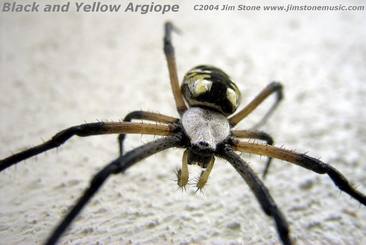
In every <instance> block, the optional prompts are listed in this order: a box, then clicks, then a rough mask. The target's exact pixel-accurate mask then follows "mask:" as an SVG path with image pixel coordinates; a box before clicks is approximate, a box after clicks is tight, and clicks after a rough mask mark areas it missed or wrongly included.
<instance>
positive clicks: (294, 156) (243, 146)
mask: <svg viewBox="0 0 366 245" xmlns="http://www.w3.org/2000/svg"><path fill="white" fill-rule="evenodd" d="M233 147H234V149H235V150H237V151H241V152H247V153H253V154H257V155H264V156H268V157H274V158H278V159H281V160H284V161H287V162H291V163H294V164H296V165H299V166H301V167H303V168H307V169H309V170H312V171H314V172H316V173H318V174H328V176H329V177H330V178H331V179H332V181H333V182H334V184H335V185H336V186H338V188H339V189H340V190H342V191H344V192H346V193H347V194H348V195H350V196H351V197H353V198H354V199H356V200H358V201H359V202H361V203H362V204H363V205H366V196H365V195H364V194H363V193H361V192H359V191H357V190H356V189H355V188H353V187H352V185H351V184H350V182H349V181H348V180H347V179H346V177H345V176H343V174H341V173H340V172H339V171H338V170H337V169H335V168H333V167H332V166H330V165H328V164H326V163H324V162H322V161H320V160H318V159H316V158H313V157H310V156H307V155H305V154H298V153H295V152H293V151H289V150H285V149H281V148H277V147H274V146H270V145H261V144H252V143H247V142H239V141H237V140H234V142H233Z"/></svg>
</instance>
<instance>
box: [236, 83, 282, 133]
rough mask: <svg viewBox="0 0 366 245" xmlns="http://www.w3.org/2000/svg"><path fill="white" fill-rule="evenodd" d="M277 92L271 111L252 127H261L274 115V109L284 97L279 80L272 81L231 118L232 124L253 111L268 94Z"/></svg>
mask: <svg viewBox="0 0 366 245" xmlns="http://www.w3.org/2000/svg"><path fill="white" fill-rule="evenodd" d="M273 93H276V94H277V96H276V101H275V103H274V104H273V105H272V107H271V108H270V109H269V111H268V112H267V113H266V114H265V115H264V117H263V118H262V120H260V121H259V122H258V123H257V124H256V125H254V126H253V128H252V129H256V128H259V127H260V126H262V125H263V124H264V123H265V122H266V121H267V119H268V118H269V117H270V116H271V115H272V113H273V111H274V110H275V109H276V108H277V106H278V104H279V103H280V102H281V100H282V98H283V93H282V84H281V83H279V82H271V83H270V84H268V85H267V87H265V88H264V89H263V90H262V91H261V92H260V93H259V94H258V95H257V96H256V97H255V98H254V99H253V100H252V101H251V102H250V103H249V104H248V105H246V106H245V107H244V108H243V109H241V110H240V111H239V112H238V113H236V114H235V115H233V116H232V117H230V118H229V122H230V125H231V126H232V127H234V126H235V125H236V124H238V123H239V122H240V121H241V120H243V119H244V118H245V117H246V116H248V115H249V114H250V113H251V112H252V111H254V110H255V108H257V107H258V106H259V105H260V104H261V103H262V102H263V101H264V100H265V99H266V98H268V96H270V95H271V94H273Z"/></svg>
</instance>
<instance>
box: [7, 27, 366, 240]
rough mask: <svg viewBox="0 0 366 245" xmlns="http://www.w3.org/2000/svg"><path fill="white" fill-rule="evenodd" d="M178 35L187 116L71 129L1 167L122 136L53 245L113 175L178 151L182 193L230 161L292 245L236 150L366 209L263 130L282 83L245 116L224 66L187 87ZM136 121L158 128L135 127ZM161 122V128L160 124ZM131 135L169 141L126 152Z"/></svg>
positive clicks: (199, 72)
mask: <svg viewBox="0 0 366 245" xmlns="http://www.w3.org/2000/svg"><path fill="white" fill-rule="evenodd" d="M173 31H175V32H178V29H177V28H176V27H175V26H174V25H173V24H172V23H171V22H166V23H165V26H164V32H165V34H164V53H165V56H166V61H167V65H168V70H169V77H170V84H171V88H172V92H173V95H174V99H175V105H176V109H177V111H178V113H179V118H174V117H170V116H165V115H162V114H158V113H152V112H146V111H133V112H131V113H129V114H127V116H126V117H125V118H124V121H123V122H96V123H85V124H81V125H77V126H73V127H69V128H67V129H65V130H62V131H60V132H58V133H57V134H55V135H54V136H53V137H52V138H51V139H50V140H48V141H46V142H44V143H43V144H40V145H37V146H34V147H32V148H29V149H27V150H25V151H21V152H19V153H16V154H14V155H11V156H9V157H7V158H5V159H2V160H1V161H0V171H3V170H4V169H6V168H8V167H10V166H12V165H14V164H16V163H18V162H20V161H22V160H25V159H27V158H30V157H32V156H35V155H37V154H40V153H42V152H45V151H47V150H50V149H52V148H56V147H58V146H60V145H61V144H63V143H65V142H66V141H67V140H68V139H70V138H71V137H73V136H80V137H86V136H92V135H102V134H119V136H118V141H119V151H120V156H119V157H118V158H117V159H115V160H113V161H112V162H110V163H109V164H108V165H106V166H105V167H104V168H103V169H102V170H100V171H99V172H98V173H97V174H96V175H95V176H94V177H93V178H92V180H91V183H90V186H89V187H88V188H87V189H86V190H85V191H84V193H83V194H82V196H81V197H80V198H79V199H78V200H77V202H76V204H75V205H74V206H73V207H72V208H71V210H70V211H69V212H68V214H67V215H66V216H65V217H64V219H63V220H62V222H60V223H59V225H58V226H57V227H56V228H55V229H54V230H53V232H52V233H51V235H50V236H49V237H48V240H47V241H46V243H45V244H55V243H56V242H57V241H58V240H59V238H60V237H61V235H62V234H63V233H64V232H65V230H66V229H67V228H68V227H69V226H70V224H71V223H72V222H73V220H74V219H75V217H76V216H77V215H78V214H79V213H80V212H81V210H82V209H83V208H84V207H85V205H86V204H87V203H88V202H89V201H90V199H91V198H92V197H93V196H94V195H95V194H96V193H97V192H98V190H99V188H100V187H101V186H102V185H103V183H104V182H105V181H106V180H107V179H108V177H110V176H111V175H113V174H119V173H122V172H124V171H126V169H128V168H129V167H131V166H133V165H134V164H135V163H137V162H139V161H141V160H143V159H144V158H146V157H149V156H151V155H153V154H155V153H158V152H160V151H163V150H166V149H168V148H172V147H179V148H184V149H185V150H184V153H183V158H182V167H181V168H180V169H179V170H178V171H177V173H176V175H177V184H178V186H179V187H181V188H185V187H186V185H187V184H188V180H189V172H188V165H191V164H197V165H199V166H200V167H201V168H202V172H201V175H200V177H199V179H198V181H197V183H196V187H197V189H198V190H200V189H202V188H203V187H204V186H205V184H206V182H207V180H208V177H209V175H210V172H211V170H212V168H213V166H214V162H215V157H220V158H223V159H225V160H226V161H228V162H229V163H230V164H231V165H232V166H233V167H234V168H235V169H236V171H237V172H238V173H239V174H240V175H241V177H242V178H243V179H244V180H245V182H246V183H247V184H248V185H249V187H250V189H251V190H252V192H253V193H254V195H255V197H256V198H257V200H258V202H259V204H260V206H261V208H262V209H263V211H264V212H265V214H266V215H268V216H270V217H272V218H273V220H274V222H275V225H276V229H277V233H278V235H279V238H280V240H281V242H282V244H284V245H290V244H293V240H292V239H291V237H290V229H289V225H288V223H287V221H286V218H285V216H284V215H283V214H282V212H281V210H280V209H279V208H278V206H277V205H276V203H275V201H274V200H273V198H272V197H271V195H270V193H269V191H268V189H267V188H266V187H265V185H264V184H263V182H262V180H261V179H260V178H259V177H258V176H257V175H256V174H255V173H254V171H253V170H252V168H251V167H250V166H249V164H248V163H247V162H246V161H244V160H243V159H242V158H241V157H240V156H239V155H238V154H237V153H236V152H245V153H252V154H257V155H263V156H266V157H268V159H267V162H266V166H265V169H264V172H263V177H265V176H266V174H267V173H268V169H269V167H270V164H271V160H272V158H277V159H280V160H284V161H287V162H290V163H293V164H296V165H299V166H301V167H303V168H306V169H309V170H311V171H314V172H316V173H318V174H327V175H328V176H329V177H330V178H331V180H332V181H333V182H334V183H335V184H336V185H337V186H338V188H339V189H340V190H342V191H344V192H346V193H347V194H349V195H350V196H351V197H353V198H354V199H356V200H358V201H359V202H361V203H362V204H363V205H366V196H365V195H364V194H362V193H361V192H359V191H357V190H356V189H355V188H353V187H352V185H351V184H350V183H349V182H348V181H347V179H346V178H345V177H344V176H343V175H342V174H341V173H340V172H339V171H338V170H336V169H335V168H334V167H332V166H330V165H328V164H326V163H324V162H322V161H320V160H318V159H315V158H313V157H310V156H308V155H305V154H299V153H296V152H293V151H289V150H285V149H282V148H278V147H275V146H273V139H272V137H271V136H270V135H269V134H267V133H265V132H262V131H258V130H257V128H258V127H259V126H261V125H262V124H264V123H265V122H266V120H267V119H268V118H269V116H270V115H271V114H272V112H273V111H274V110H275V108H276V107H277V106H278V104H279V103H280V101H281V99H282V97H283V96H282V85H281V84H280V83H278V82H272V83H270V84H269V85H268V86H267V87H265V88H264V89H263V90H262V91H261V92H260V93H259V94H258V95H257V96H256V97H255V98H254V99H253V100H252V101H251V102H250V103H249V104H248V105H246V106H245V107H244V108H243V109H241V110H240V111H239V112H237V113H234V112H235V111H236V109H237V108H238V106H239V101H240V97H241V94H240V91H239V89H238V87H237V86H236V84H235V83H234V82H233V81H232V80H231V78H230V77H229V76H228V75H227V74H226V73H225V72H223V71H222V70H221V69H219V68H216V67H214V66H208V65H200V66H196V67H194V68H192V69H191V70H189V71H188V72H187V74H186V75H185V76H184V78H183V82H182V85H181V87H180V86H179V81H178V75H177V68H176V62H175V52H174V47H173V44H172V37H171V36H172V33H173ZM273 94H274V95H276V100H275V102H274V104H273V105H272V107H271V108H270V109H269V110H268V112H267V113H266V114H265V116H264V117H263V118H262V120H261V121H259V123H257V124H256V125H255V127H254V128H253V129H251V130H234V129H233V128H234V127H235V126H236V125H237V124H238V123H239V122H240V121H241V120H243V119H244V118H245V117H246V116H248V115H249V114H250V113H251V112H253V111H254V110H255V109H256V108H257V107H258V106H259V105H260V104H261V103H262V102H263V101H264V100H266V99H267V98H268V97H269V96H270V95H273ZM136 119H138V120H146V121H151V122H155V123H144V124H141V123H137V122H132V120H136ZM157 122H158V123H159V124H156V123H157ZM126 134H151V135H160V136H164V137H161V138H159V139H157V140H154V141H152V142H149V143H146V144H144V145H142V146H140V147H137V148H135V149H134V150H131V151H129V152H127V153H124V148H123V142H124V140H125V136H126ZM240 139H256V140H260V141H263V142H264V143H261V144H260V143H251V142H248V141H243V140H240Z"/></svg>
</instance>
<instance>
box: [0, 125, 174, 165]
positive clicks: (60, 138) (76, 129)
mask: <svg viewBox="0 0 366 245" xmlns="http://www.w3.org/2000/svg"><path fill="white" fill-rule="evenodd" d="M175 130H176V128H175V126H174V125H155V124H141V123H132V122H97V123H86V124H81V125H78V126H73V127H70V128H67V129H65V130H62V131H61V132H59V133H57V134H56V135H55V136H53V137H52V138H51V139H50V140H48V141H46V142H44V143H43V144H40V145H37V146H34V147H32V148H29V149H28V150H25V151H21V152H19V153H16V154H14V155H12V156H9V157H7V158H5V159H2V160H0V172H1V171H3V170H4V169H6V168H8V167H10V166H12V165H13V164H16V163H18V162H20V161H23V160H25V159H27V158H30V157H32V156H35V155H38V154H40V153H42V152H45V151H48V150H50V149H53V148H56V147H58V146H60V145H62V144H63V143H65V142H66V141H67V140H69V139H70V138H71V137H72V136H75V135H76V136H80V137H86V136H92V135H101V134H119V133H125V134H126V133H128V134H153V135H162V136H167V135H172V134H173V133H174V132H175Z"/></svg>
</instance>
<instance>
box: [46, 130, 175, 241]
mask: <svg viewBox="0 0 366 245" xmlns="http://www.w3.org/2000/svg"><path fill="white" fill-rule="evenodd" d="M180 146H182V137H181V135H180V134H176V135H173V136H168V137H164V138H161V139H158V140H155V141H153V142H150V143H147V144H145V145H142V146H140V147H138V148H136V149H134V150H132V151H129V152H127V153H126V154H125V155H123V156H120V157H119V158H117V159H115V160H114V161H112V162H111V163H109V164H108V165H107V166H105V167H104V168H103V169H102V170H100V171H99V172H98V173H97V174H96V175H95V176H94V178H93V179H92V180H91V183H90V186H89V187H88V189H86V190H85V191H84V193H83V195H82V196H81V197H80V198H79V200H78V201H77V202H76V204H75V205H74V206H73V207H72V208H71V210H70V211H69V213H68V214H67V215H66V217H65V218H64V219H63V220H62V222H61V223H60V224H59V225H58V226H57V228H56V229H55V230H54V231H53V233H52V234H51V236H49V238H48V240H47V242H46V244H47V245H51V244H55V243H56V242H57V241H58V239H59V238H60V237H61V235H62V234H63V233H64V232H65V230H66V229H67V228H68V227H69V226H70V224H71V222H72V221H73V220H74V219H75V217H76V216H77V215H78V214H79V213H80V212H81V210H82V209H83V208H84V207H85V205H86V204H87V203H88V202H89V201H90V199H91V198H92V197H93V196H94V195H95V194H96V192H98V190H99V188H100V187H101V186H102V185H103V183H104V182H105V181H106V180H107V178H108V177H109V176H110V175H112V174H118V173H122V172H124V171H125V170H126V169H127V168H129V167H131V166H132V165H134V164H135V163H137V162H139V161H141V160H142V159H144V158H146V157H148V156H151V155H153V154H155V153H158V152H160V151H163V150H166V149H168V148H171V147H180Z"/></svg>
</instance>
